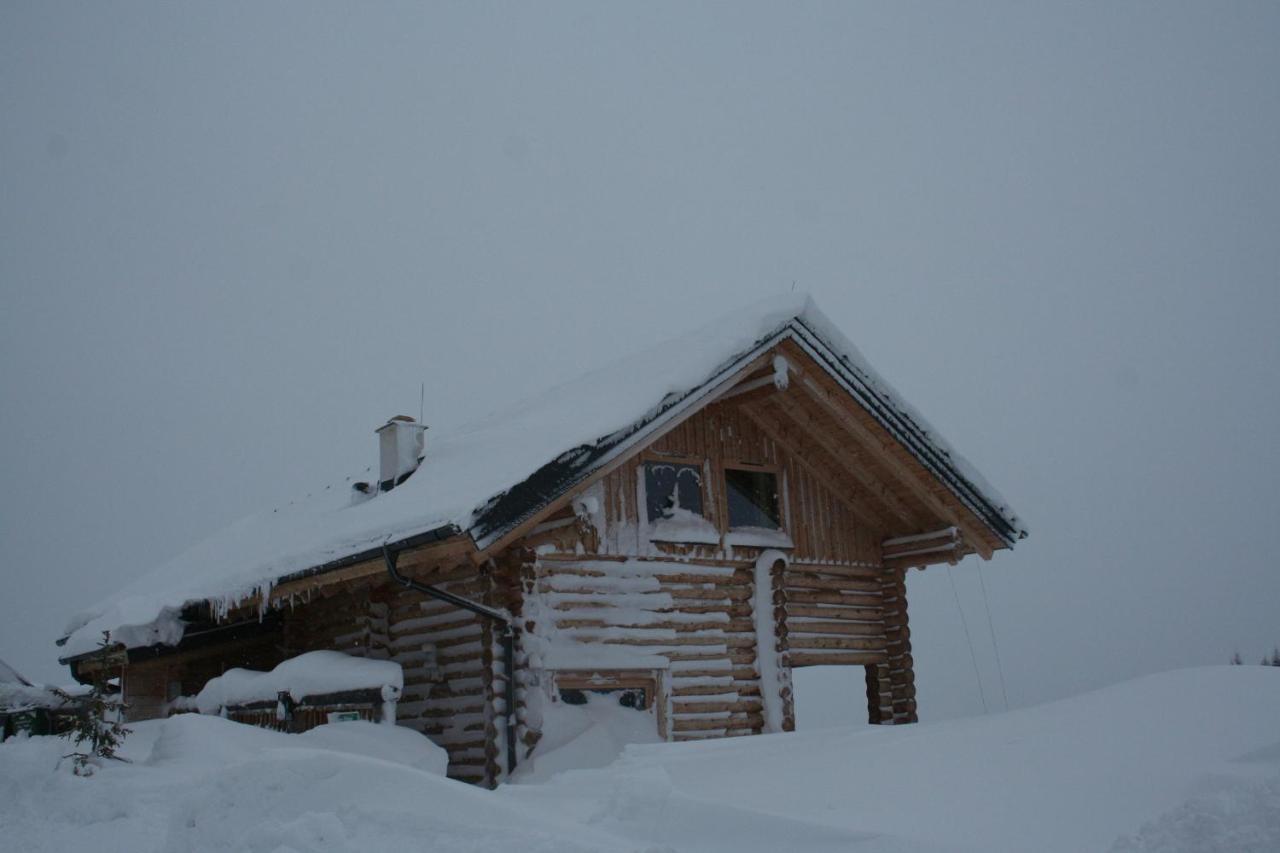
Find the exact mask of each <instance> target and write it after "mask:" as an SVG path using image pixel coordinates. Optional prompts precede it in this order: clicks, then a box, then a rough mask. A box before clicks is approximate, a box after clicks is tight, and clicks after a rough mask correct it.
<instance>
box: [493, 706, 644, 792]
mask: <svg viewBox="0 0 1280 853" xmlns="http://www.w3.org/2000/svg"><path fill="white" fill-rule="evenodd" d="M585 698H586V700H587V702H586V704H585V705H568V704H565V703H564V702H557V703H556V704H554V705H546V706H544V707H543V711H542V739H541V740H540V741H538V748H537V750H535V752H534V754H533V756H531V757H530V758H529V759H527V760H526V761H525V763H524V764H523V765H521V766H520V767H518V768H516V773H515V775H514V776H513V777H512V780H511V781H512V782H516V783H525V784H528V783H534V782H545V781H547V780H548V779H550V778H551V777H553V776H555V775H557V774H559V773H563V772H565V771H567V770H582V769H586V768H594V767H604V766H605V765H607V764H610V763H611V762H613V761H614V760H615V759H617V758H618V757H619V756H620V755H622V753H623V751H624V750H625V749H626V748H627V745H628V744H636V743H659V739H658V727H657V724H656V722H655V721H654V717H653V714H652V713H651V712H647V711H637V710H634V709H632V708H625V707H623V706H621V705H619V704H618V701H617V699H616V698H614V697H613V696H612V695H610V694H608V693H605V694H596V693H591V692H589V691H587V692H585Z"/></svg>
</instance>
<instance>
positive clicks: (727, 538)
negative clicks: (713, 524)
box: [724, 527, 796, 548]
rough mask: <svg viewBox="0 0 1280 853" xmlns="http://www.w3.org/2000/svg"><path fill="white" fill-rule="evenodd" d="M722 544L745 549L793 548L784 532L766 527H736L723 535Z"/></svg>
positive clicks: (789, 538) (792, 543)
mask: <svg viewBox="0 0 1280 853" xmlns="http://www.w3.org/2000/svg"><path fill="white" fill-rule="evenodd" d="M724 544H726V545H737V546H739V547H746V548H795V547H796V545H795V543H794V542H792V541H791V537H790V536H788V535H787V534H786V531H784V530H770V529H769V528H767V527H738V528H734V529H733V530H730V531H729V532H728V533H726V534H725V535H724Z"/></svg>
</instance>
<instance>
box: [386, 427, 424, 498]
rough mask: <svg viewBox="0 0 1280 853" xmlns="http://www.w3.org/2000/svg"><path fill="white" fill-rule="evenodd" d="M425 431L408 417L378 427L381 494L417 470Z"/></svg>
mask: <svg viewBox="0 0 1280 853" xmlns="http://www.w3.org/2000/svg"><path fill="white" fill-rule="evenodd" d="M426 431H427V428H426V426H424V425H423V424H420V423H418V422H417V421H415V420H414V419H413V418H411V417H409V416H408V415H396V416H395V417H394V418H392V419H391V420H389V421H387V422H386V423H385V424H383V425H382V426H380V427H378V429H377V433H378V458H379V464H378V482H379V483H380V484H381V488H382V491H384V492H385V491H389V490H391V489H394V488H395V487H396V486H397V485H399V484H400V483H401V482H403V481H404V479H405V478H406V477H408V476H409V475H410V474H412V473H413V472H414V470H415V469H417V467H418V462H419V461H420V460H421V459H422V454H423V448H424V446H425V444H426V442H425V436H424V433H426Z"/></svg>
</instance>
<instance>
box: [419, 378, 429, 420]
mask: <svg viewBox="0 0 1280 853" xmlns="http://www.w3.org/2000/svg"><path fill="white" fill-rule="evenodd" d="M426 408H427V383H425V382H422V383H419V385H418V423H422V418H423V415H424V413H425V412H426Z"/></svg>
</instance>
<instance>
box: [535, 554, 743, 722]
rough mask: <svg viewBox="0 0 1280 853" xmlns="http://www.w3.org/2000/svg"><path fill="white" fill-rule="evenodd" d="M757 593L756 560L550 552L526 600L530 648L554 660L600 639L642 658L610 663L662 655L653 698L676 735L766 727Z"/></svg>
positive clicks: (644, 662) (641, 662)
mask: <svg viewBox="0 0 1280 853" xmlns="http://www.w3.org/2000/svg"><path fill="white" fill-rule="evenodd" d="M752 596H753V580H752V572H751V568H750V567H744V566H730V565H723V564H722V565H715V564H700V563H693V562H674V561H659V560H628V559H620V558H613V559H607V558H592V559H584V558H582V557H576V556H574V555H571V554H560V555H549V554H543V555H541V556H540V557H539V560H538V562H537V564H536V567H535V581H534V589H533V595H532V596H529V597H528V598H527V599H526V601H525V604H524V607H525V617H526V637H525V641H524V652H525V654H526V655H537V656H538V658H539V659H541V660H543V661H549V662H552V663H554V661H555V660H556V657H557V655H560V656H562V658H563V659H571V657H564V656H565V655H566V654H567V655H569V656H572V654H573V652H574V648H575V647H590V646H600V647H603V648H605V649H607V650H609V651H610V653H611V654H610V657H611V658H615V659H616V658H617V656H618V655H619V654H625V655H631V656H634V658H635V660H636V661H637V662H638V665H637V666H635V667H627V666H625V665H624V666H617V665H610V664H606V665H601V666H600V667H599V668H600V669H602V670H613V669H627V668H640V669H644V668H648V667H651V666H652V662H653V660H654V659H655V658H657V659H660V661H662V665H659V666H657V667H654V668H655V669H656V670H657V671H658V673H659V679H660V680H661V682H662V691H661V692H662V693H663V695H660V696H658V697H654V698H655V700H656V701H657V702H661V703H664V706H665V707H666V708H668V709H669V710H668V712H667V714H666V715H665V716H666V719H667V724H668V726H669V731H668V732H667V733H666V734H667V735H668V736H669V737H670V739H672V740H696V739H703V738H708V737H722V736H727V735H743V734H752V733H758V732H760V731H761V728H762V726H763V724H764V709H763V703H762V700H761V696H760V690H761V685H760V679H759V673H758V672H757V669H756V637H755V623H754V621H753V618H752ZM566 668H569V669H581V667H577V666H572V667H566ZM587 668H588V669H590V667H587ZM530 735H531V737H532V738H533V739H534V740H535V742H536V732H534V733H530Z"/></svg>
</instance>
